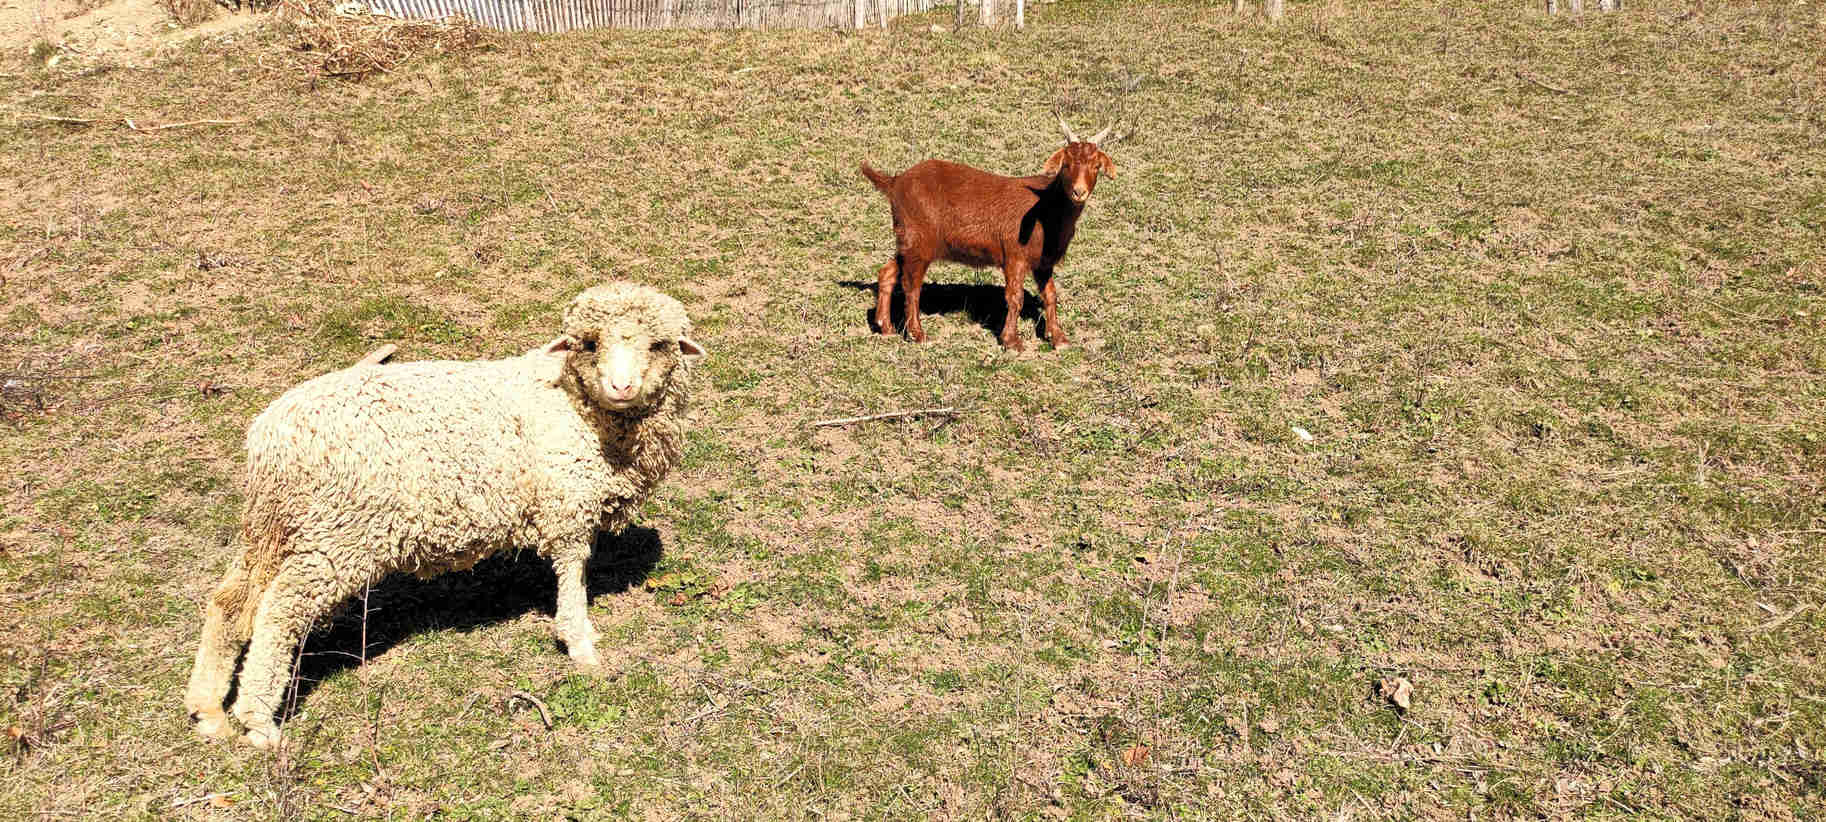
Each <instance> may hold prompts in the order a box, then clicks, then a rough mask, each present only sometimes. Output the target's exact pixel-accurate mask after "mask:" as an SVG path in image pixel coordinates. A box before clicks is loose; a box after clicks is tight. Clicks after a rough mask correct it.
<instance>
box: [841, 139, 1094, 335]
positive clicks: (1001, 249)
mask: <svg viewBox="0 0 1826 822" xmlns="http://www.w3.org/2000/svg"><path fill="white" fill-rule="evenodd" d="M1099 175H1109V176H1111V177H1114V176H1116V164H1115V162H1114V161H1112V160H1111V159H1110V157H1109V155H1107V154H1104V153H1103V151H1102V149H1099V148H1098V147H1097V144H1096V143H1089V142H1072V143H1067V144H1066V145H1065V146H1064V147H1062V148H1060V149H1059V150H1058V151H1055V152H1053V154H1052V156H1051V157H1048V158H1047V159H1046V164H1045V166H1044V167H1043V169H1042V171H1041V173H1039V174H1035V175H1033V176H1029V177H1003V176H1001V175H999V174H991V173H989V172H987V171H981V170H978V169H974V168H971V167H970V166H966V165H960V164H958V163H952V162H946V161H944V160H926V161H924V162H921V163H919V164H918V165H915V166H913V167H912V168H909V169H907V170H906V171H904V172H902V173H900V174H898V175H894V176H889V175H886V174H882V173H881V172H879V171H876V170H875V169H873V168H870V167H869V164H868V163H863V164H862V176H864V177H867V178H868V179H869V182H871V183H874V184H875V187H876V188H878V189H880V190H881V193H882V194H884V195H886V196H887V198H888V205H889V207H890V208H892V209H893V212H894V240H895V251H894V259H892V260H889V261H888V262H887V263H886V264H884V265H882V267H881V269H880V270H879V271H878V272H877V273H876V280H877V282H876V288H875V321H876V325H877V328H878V330H879V331H880V332H881V333H882V334H883V335H884V336H887V335H892V334H893V333H894V322H893V319H892V315H890V314H889V313H888V312H889V306H888V297H889V296H890V295H892V294H893V291H894V286H895V285H896V284H897V283H898V284H899V286H900V288H901V291H902V292H904V293H905V295H906V312H907V320H906V322H907V335H908V336H909V337H912V338H913V341H914V342H925V340H926V333H925V331H924V330H923V329H922V328H921V327H920V323H919V290H920V287H921V286H922V285H923V284H924V283H925V279H926V267H927V266H929V265H931V264H932V263H933V262H934V261H936V260H949V261H951V262H955V263H962V264H964V265H968V266H974V267H977V268H984V267H990V266H993V267H996V268H1000V269H1001V270H1002V276H1003V279H1004V281H1005V282H1004V286H1005V287H1004V292H1005V296H1006V298H1007V302H1008V316H1007V319H1006V320H1004V321H1003V324H1002V333H1001V341H1002V345H1003V346H1004V347H1006V348H1009V349H1013V350H1016V351H1019V350H1020V349H1021V337H1020V334H1019V333H1018V331H1017V327H1018V325H1019V323H1020V318H1021V304H1022V302H1023V301H1024V300H1025V299H1026V295H1025V294H1024V293H1023V291H1022V285H1023V284H1024V282H1025V280H1026V279H1027V276H1028V275H1029V274H1032V275H1033V278H1034V283H1035V284H1036V285H1037V286H1038V287H1039V291H1040V299H1041V301H1042V303H1043V304H1044V305H1045V310H1046V336H1047V338H1048V339H1049V340H1050V341H1051V342H1052V344H1053V347H1055V348H1060V347H1063V346H1065V344H1066V339H1065V332H1064V331H1063V330H1062V329H1060V328H1059V314H1058V306H1059V290H1058V286H1057V285H1055V284H1054V279H1053V270H1054V267H1055V266H1057V265H1058V264H1059V261H1060V260H1061V259H1064V257H1065V250H1066V248H1067V247H1068V246H1069V245H1071V241H1072V235H1073V234H1075V233H1076V232H1077V230H1078V217H1079V215H1081V214H1083V213H1084V204H1085V202H1087V201H1088V199H1089V197H1090V193H1091V191H1093V190H1094V189H1096V187H1097V178H1098V176H1099Z"/></svg>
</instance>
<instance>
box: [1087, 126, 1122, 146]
mask: <svg viewBox="0 0 1826 822" xmlns="http://www.w3.org/2000/svg"><path fill="white" fill-rule="evenodd" d="M1115 127H1116V126H1115V125H1113V124H1112V125H1107V126H1104V127H1103V130H1102V131H1099V132H1097V133H1096V134H1094V135H1092V136H1091V138H1090V140H1088V141H1087V142H1092V143H1101V142H1103V138H1105V137H1108V136H1110V129H1112V128H1115Z"/></svg>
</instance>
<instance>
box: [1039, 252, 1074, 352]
mask: <svg viewBox="0 0 1826 822" xmlns="http://www.w3.org/2000/svg"><path fill="white" fill-rule="evenodd" d="M1033 278H1034V282H1035V283H1037V284H1038V285H1039V286H1040V302H1041V303H1042V304H1043V305H1045V306H1046V339H1047V340H1049V341H1051V342H1052V347H1053V348H1054V349H1060V348H1064V347H1065V346H1067V345H1070V344H1071V343H1070V342H1069V341H1068V340H1066V339H1065V329H1063V328H1060V327H1059V285H1058V280H1057V279H1056V278H1054V277H1053V272H1052V269H1050V268H1048V269H1045V270H1043V271H1035V272H1034V275H1033Z"/></svg>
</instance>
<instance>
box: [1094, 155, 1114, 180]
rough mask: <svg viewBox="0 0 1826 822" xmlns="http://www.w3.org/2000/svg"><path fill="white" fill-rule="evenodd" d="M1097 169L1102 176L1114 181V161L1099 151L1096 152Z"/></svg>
mask: <svg viewBox="0 0 1826 822" xmlns="http://www.w3.org/2000/svg"><path fill="white" fill-rule="evenodd" d="M1097 169H1098V171H1099V173H1101V174H1102V175H1103V176H1105V177H1108V178H1110V179H1112V180H1114V179H1116V161H1115V160H1112V159H1110V156H1109V155H1108V154H1104V153H1103V152H1101V151H1099V152H1097Z"/></svg>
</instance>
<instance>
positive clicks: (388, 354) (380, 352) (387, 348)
mask: <svg viewBox="0 0 1826 822" xmlns="http://www.w3.org/2000/svg"><path fill="white" fill-rule="evenodd" d="M398 350H399V346H397V345H394V344H393V343H387V344H386V345H383V346H381V347H379V348H376V349H374V350H373V351H369V352H368V356H366V357H362V358H361V359H360V360H358V361H356V363H355V364H356V365H380V364H381V363H384V362H386V361H387V360H390V359H392V358H393V352H395V351H398Z"/></svg>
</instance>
